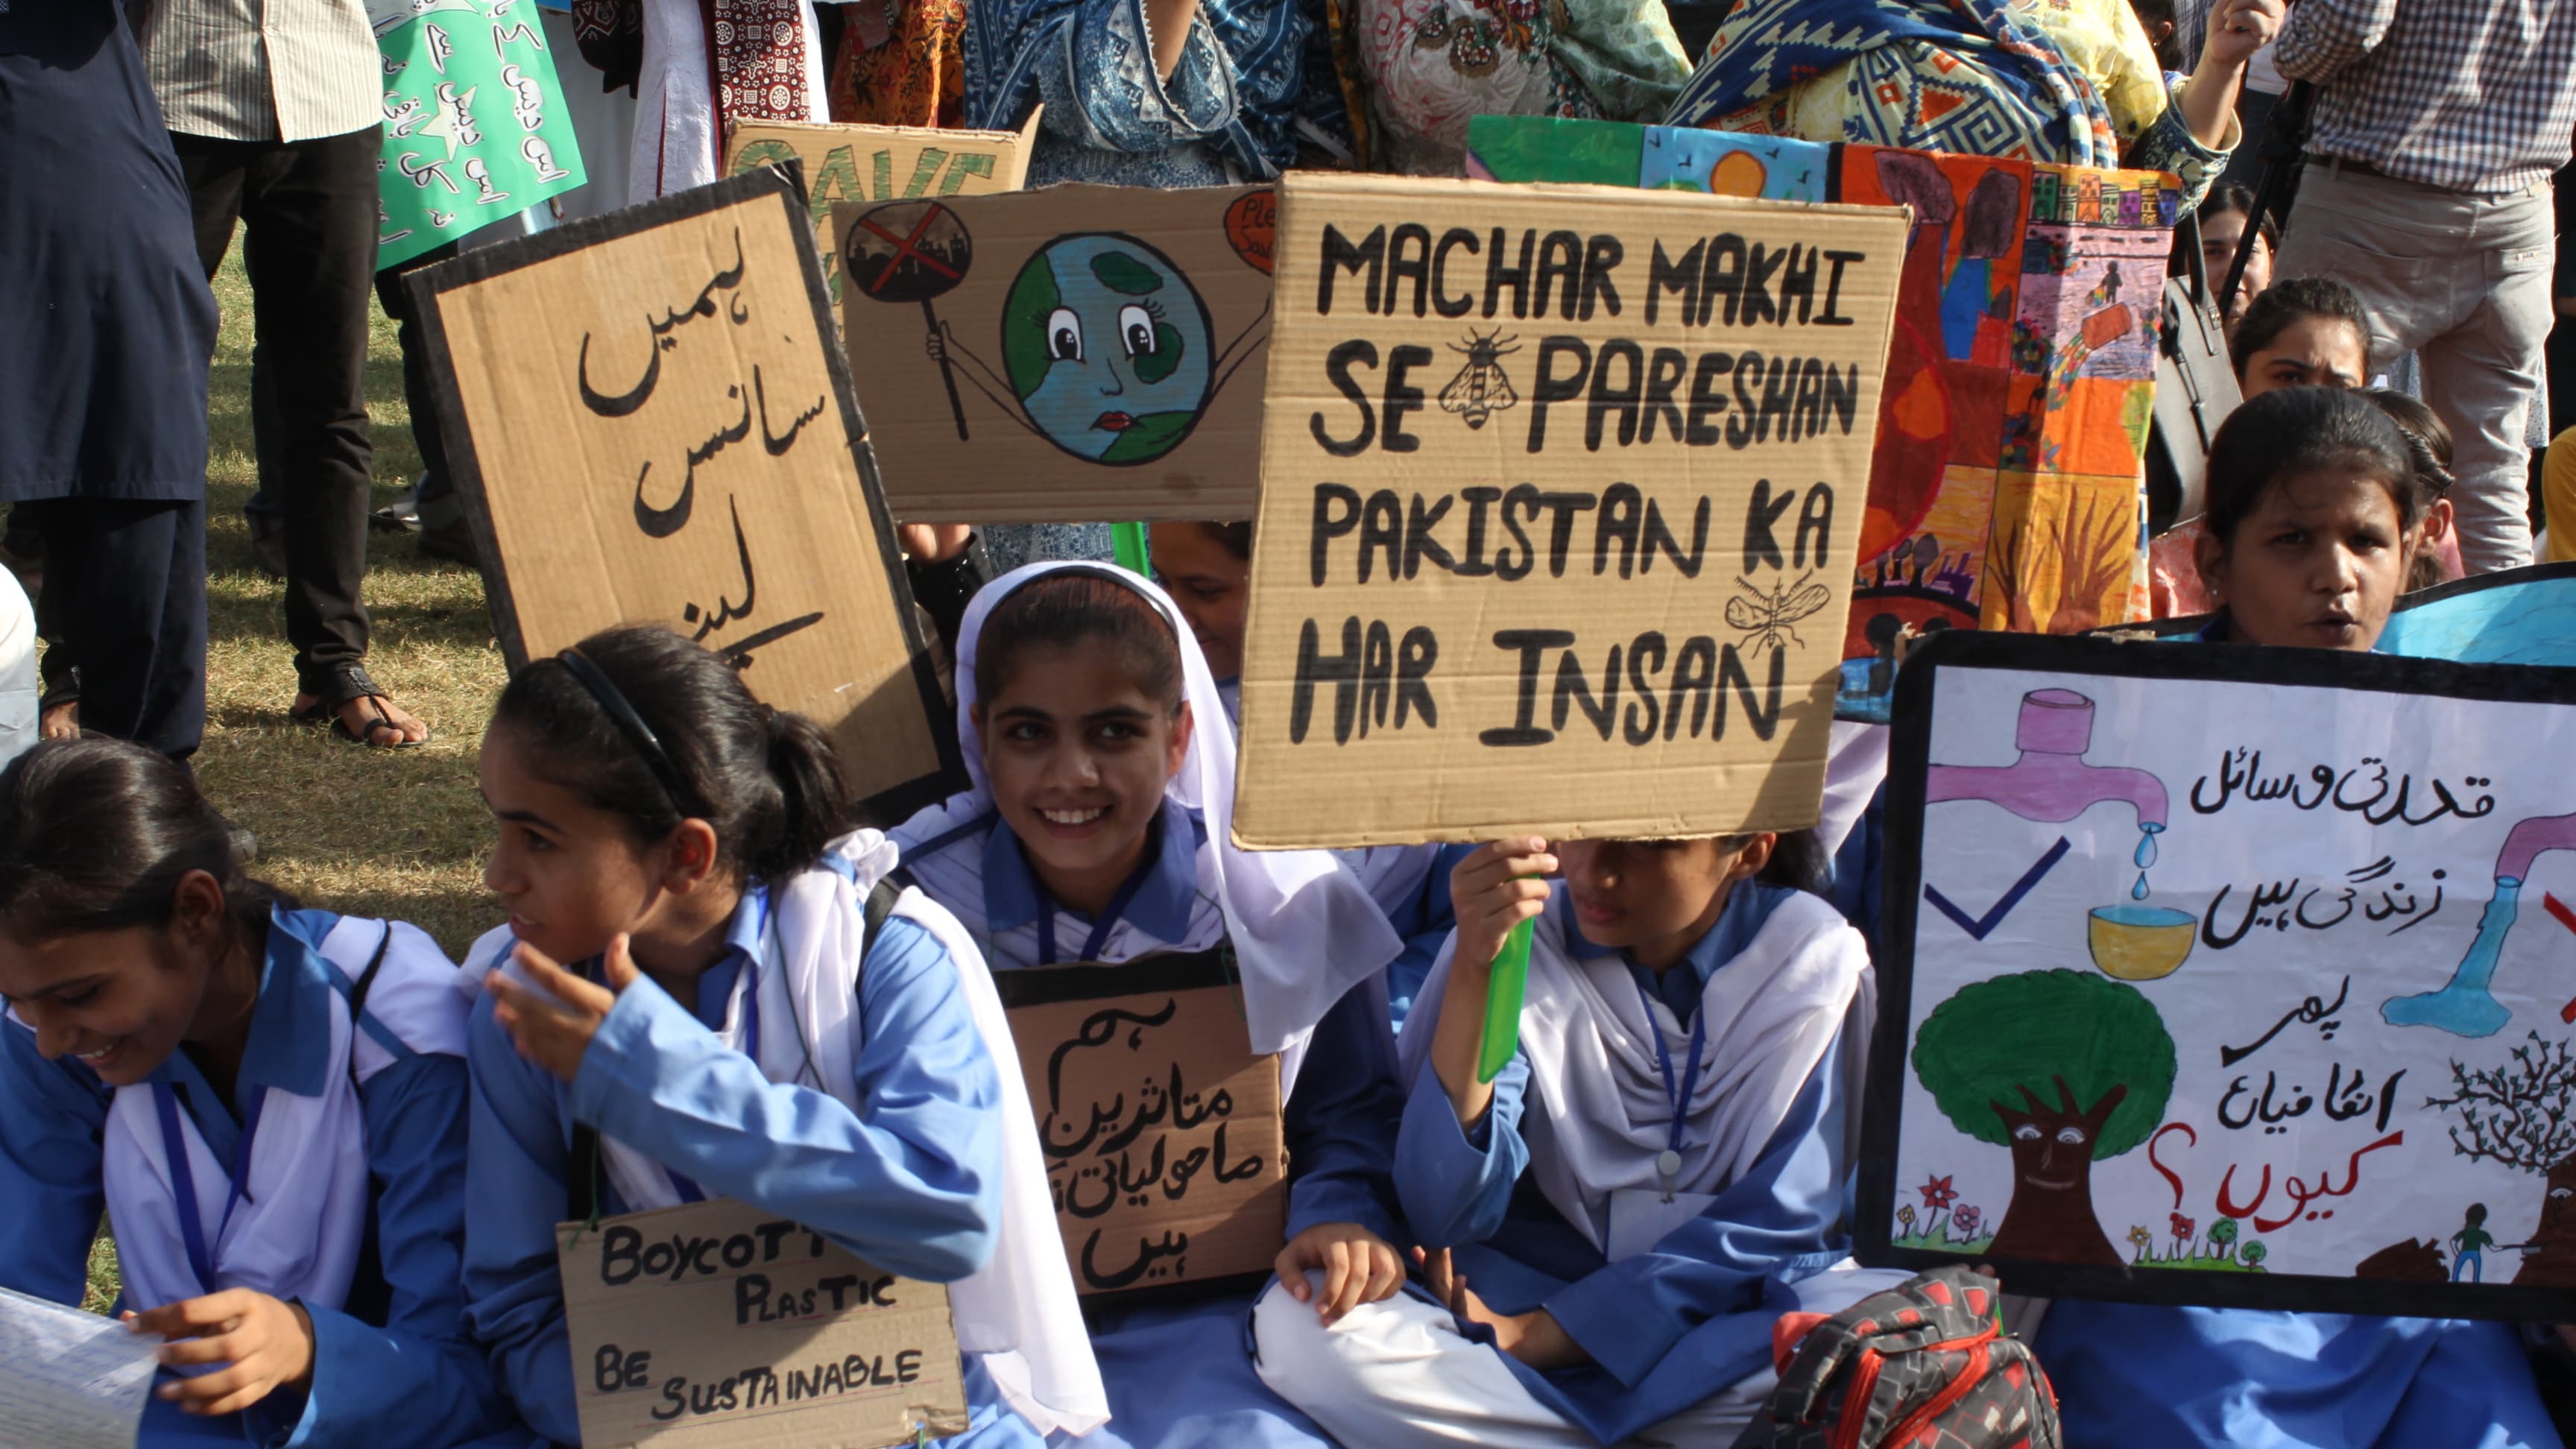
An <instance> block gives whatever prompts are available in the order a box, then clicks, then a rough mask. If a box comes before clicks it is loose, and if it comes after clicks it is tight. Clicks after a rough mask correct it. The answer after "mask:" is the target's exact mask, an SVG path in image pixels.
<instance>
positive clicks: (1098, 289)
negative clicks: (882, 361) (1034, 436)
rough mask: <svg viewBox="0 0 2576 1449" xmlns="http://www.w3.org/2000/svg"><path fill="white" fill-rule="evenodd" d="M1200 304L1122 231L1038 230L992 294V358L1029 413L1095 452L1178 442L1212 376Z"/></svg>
mask: <svg viewBox="0 0 2576 1449" xmlns="http://www.w3.org/2000/svg"><path fill="white" fill-rule="evenodd" d="M1214 358H1215V348H1214V347H1213V345H1212V344H1211V341H1210V336H1209V329H1208V315H1207V304H1205V303H1204V302H1201V301H1200V300H1199V295H1198V293H1197V291H1196V290H1194V289H1193V288H1192V287H1191V286H1190V282H1189V278H1187V277H1186V276H1183V275H1182V274H1181V269H1180V268H1178V267H1176V266H1174V265H1172V261H1171V258H1169V257H1166V256H1164V255H1163V254H1162V253H1161V252H1158V251H1156V250H1154V249H1153V248H1152V247H1150V246H1147V245H1146V244H1145V243H1143V242H1141V241H1138V240H1137V239H1136V238H1134V237H1132V236H1126V235H1123V234H1120V233H1118V232H1088V233H1084V234H1082V235H1078V236H1068V237H1059V238H1057V239H1056V240H1054V241H1052V242H1049V243H1048V244H1047V245H1046V247H1045V248H1044V249H1042V250H1040V251H1039V252H1038V253H1037V254H1036V255H1035V256H1032V257H1030V258H1029V260H1028V265H1026V266H1024V267H1022V268H1020V275H1019V277H1018V279H1017V280H1015V281H1014V282H1012V284H1011V294H1010V297H1009V298H1008V299H1007V300H1006V301H1005V302H1004V303H1003V306H1002V365H1003V368H1004V370H1005V371H1006V372H1007V373H1008V375H1009V377H1010V381H1011V391H1012V392H1014V393H1017V394H1018V395H1019V399H1020V406H1021V407H1023V408H1024V409H1026V410H1027V412H1028V415H1029V421H1030V422H1032V423H1034V424H1036V425H1037V428H1038V431H1040V432H1042V433H1044V434H1045V435H1046V436H1047V438H1048V440H1049V441H1051V442H1053V443H1054V444H1055V445H1056V446H1057V447H1059V448H1062V449H1064V450H1065V451H1066V452H1068V453H1071V454H1073V455H1074V456H1075V457H1077V458H1086V459H1089V460H1091V461H1093V462H1096V463H1112V464H1134V463H1146V462H1151V461H1152V460H1154V459H1156V458H1159V457H1161V456H1163V455H1164V454H1165V453H1168V452H1170V451H1171V450H1172V449H1174V448H1176V447H1178V446H1180V443H1181V440H1182V439H1184V438H1186V437H1188V436H1189V435H1190V429H1191V428H1193V427H1195V426H1197V424H1198V420H1199V415H1200V413H1201V412H1202V411H1203V410H1204V409H1205V408H1206V406H1207V401H1208V391H1209V388H1210V385H1211V381H1212V378H1213V370H1212V365H1213V362H1214Z"/></svg>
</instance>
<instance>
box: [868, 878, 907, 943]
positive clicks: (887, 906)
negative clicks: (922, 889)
mask: <svg viewBox="0 0 2576 1449" xmlns="http://www.w3.org/2000/svg"><path fill="white" fill-rule="evenodd" d="M902 898H903V887H902V886H901V885H898V884H897V883H895V881H894V880H892V879H891V878H887V877H879V878H878V880H877V883H876V884H875V885H872V886H870V887H868V904H867V908H866V910H865V911H864V912H862V914H861V920H862V922H863V923H864V924H865V926H866V928H867V934H866V937H865V943H866V945H869V946H873V945H875V944H876V941H877V932H878V930H879V929H881V928H882V927H883V926H884V925H885V923H886V918H887V917H888V916H891V915H893V914H894V907H895V902H897V901H899V900H901V899H902Z"/></svg>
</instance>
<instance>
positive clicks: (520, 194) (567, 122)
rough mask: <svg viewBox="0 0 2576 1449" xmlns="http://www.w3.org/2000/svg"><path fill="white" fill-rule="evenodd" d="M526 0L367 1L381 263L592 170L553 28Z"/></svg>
mask: <svg viewBox="0 0 2576 1449" xmlns="http://www.w3.org/2000/svg"><path fill="white" fill-rule="evenodd" d="M519 4H520V0H367V16H368V19H369V21H370V22H371V23H372V24H373V26H374V28H375V32H376V48H377V49H378V50H379V51H381V52H382V53H383V57H384V72H385V76H384V79H385V150H384V155H383V156H382V157H380V158H379V159H378V160H377V162H376V172H377V176H376V222H377V229H376V265H377V266H378V267H379V268H382V267H393V266H399V265H401V264H402V263H404V262H407V261H410V260H411V259H412V258H414V257H416V256H419V255H420V254H421V253H423V252H425V251H429V250H431V249H432V248H434V247H441V246H445V245H446V244H447V243H449V242H452V241H456V240H458V239H459V238H461V237H465V236H468V235H470V234H472V233H473V232H475V231H478V230H480V229H482V228H483V227H486V226H489V225H491V224H492V223H493V222H496V221H507V220H508V219H510V218H511V217H514V216H517V215H518V214H519V213H520V212H523V211H525V210H527V209H528V208H529V207H531V206H534V205H536V204H537V203H539V202H541V201H544V200H545V199H546V198H548V197H550V196H560V195H562V194H563V193H564V192H567V191H570V190H572V189H573V188H574V187H577V186H579V185H581V184H582V183H583V182H585V181H587V180H588V179H589V177H588V176H587V174H585V173H584V172H583V170H582V164H581V148H580V146H579V145H578V144H577V143H576V142H575V141H574V139H573V129H572V115H571V113H570V112H569V111H567V110H565V109H564V99H563V88H562V86H561V85H559V84H557V82H556V80H555V66H554V59H553V57H552V56H551V55H550V54H549V53H548V52H547V50H546V38H545V27H544V26H542V25H540V24H539V23H538V22H537V18H536V15H535V12H533V11H530V10H521V9H519V8H518V7H519Z"/></svg>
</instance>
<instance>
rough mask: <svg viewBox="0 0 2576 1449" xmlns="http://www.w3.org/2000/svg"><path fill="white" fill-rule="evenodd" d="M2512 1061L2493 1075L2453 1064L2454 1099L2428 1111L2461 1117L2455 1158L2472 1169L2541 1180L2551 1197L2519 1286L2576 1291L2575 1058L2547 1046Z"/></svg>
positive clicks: (2527, 1249)
mask: <svg viewBox="0 0 2576 1449" xmlns="http://www.w3.org/2000/svg"><path fill="white" fill-rule="evenodd" d="M2507 1056H2508V1057H2509V1058H2510V1060H2509V1061H2508V1062H2507V1063H2506V1064H2505V1065H2501V1066H2497V1067H2494V1068H2492V1069H2490V1070H2486V1071H2471V1070H2470V1069H2469V1068H2468V1067H2466V1066H2464V1065H2463V1064H2461V1063H2459V1062H2453V1063H2451V1086H2452V1092H2451V1095H2449V1096H2447V1097H2427V1098H2425V1099H2424V1105H2425V1106H2427V1107H2449V1108H2452V1109H2454V1110H2456V1111H2457V1112H2458V1114H2459V1121H2458V1122H2457V1123H2455V1124H2454V1125H2453V1126H2452V1127H2451V1128H2450V1136H2451V1151H2452V1152H2453V1153H2455V1154H2457V1155H2458V1156H2461V1157H2466V1158H2469V1159H2471V1160H2473V1161H2483V1162H2500V1163H2503V1164H2504V1165H2505V1166H2507V1167H2515V1168H2520V1169H2521V1170H2522V1171H2524V1172H2534V1173H2539V1174H2541V1175H2542V1176H2543V1177H2544V1178H2545V1179H2546V1181H2547V1195H2546V1196H2545V1197H2544V1198H2543V1199H2542V1200H2541V1208H2540V1223H2539V1226H2537V1227H2535V1228H2534V1229H2532V1234H2531V1241H2530V1242H2528V1243H2524V1244H2522V1245H2520V1246H2521V1248H2522V1253H2523V1260H2522V1268H2521V1271H2519V1272H2517V1273H2515V1274H2514V1277H2513V1281H2514V1282H2516V1283H2529V1284H2540V1285H2543V1286H2547V1287H2570V1286H2576V1121H2571V1120H2570V1115H2569V1109H2570V1107H2571V1105H2576V1052H2571V1051H2570V1050H2569V1047H2568V1043H2566V1042H2563V1041H2559V1042H2548V1041H2543V1040H2541V1037H2540V1033H2538V1032H2532V1033H2531V1034H2530V1041H2529V1043H2528V1044H2526V1045H2523V1046H2518V1047H2514V1048H2511V1049H2510V1050H2509V1051H2508V1053H2507Z"/></svg>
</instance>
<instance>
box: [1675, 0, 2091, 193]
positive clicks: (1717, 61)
mask: <svg viewBox="0 0 2576 1449" xmlns="http://www.w3.org/2000/svg"><path fill="white" fill-rule="evenodd" d="M1945 54H1946V56H1947V57H1950V58H1954V60H1955V61H1956V62H1964V64H1953V65H1951V66H1950V67H1948V68H1946V69H1945V68H1944V67H1943V66H1942V65H1941V64H1940V59H1941V58H1942V57H1943V56H1944V55H1945ZM1846 64H1849V65H1852V66H1854V72H1853V76H1852V85H1853V86H1854V87H1855V88H1856V92H1857V94H1856V95H1855V96H1853V97H1852V98H1851V103H1850V104H1848V105H1847V106H1846V108H1845V116H1844V123H1843V130H1844V134H1843V135H1842V137H1840V138H1839V139H1842V140H1847V141H1863V142H1868V143H1870V144H1873V145H1881V146H1904V147H1909V148H1912V149H1915V150H1925V151H1952V152H1960V153H1965V154H1973V155H1986V156H2018V157H2020V158H2022V159H2025V160H2031V161H2050V162H2059V163H2065V164H2072V165H2077V166H2117V165H2118V164H2120V163H2119V155H2120V147H2119V142H2118V139H2117V137H2116V135H2115V134H2114V133H2113V131H2112V128H2111V117H2110V113H2109V112H2108V110H2107V109H2106V108H2105V107H2104V106H2103V104H2102V99H2101V97H2100V95H2099V94H2097V93H2096V92H2095V90H2094V88H2093V85H2092V83H2091V82H2090V81H2087V80H2086V79H2085V78H2084V76H2083V74H2082V73H2081V72H2080V71H2078V70H2077V69H2076V68H2075V66H2074V65H2072V64H2071V63H2069V62H2068V60H2067V59H2066V56H2065V54H2064V53H2063V52H2062V51H2060V50H2059V49H2058V48H2057V45H2056V43H2055V42H2054V41H2051V40H2050V39H2049V38H2048V37H2047V36H2046V35H2045V34H2043V33H2042V32H2041V31H2040V29H2039V27H2037V26H2036V25H2033V24H2031V23H2029V22H2028V21H2025V20H2023V19H2022V18H2021V17H2019V16H2017V15H2015V14H2013V12H2012V8H2011V5H2010V4H2009V3H2008V0H1746V3H1745V4H1744V5H1743V6H1742V7H1741V8H1739V9H1737V10H1736V12H1735V13H1734V14H1733V15H1731V16H1729V17H1728V19H1727V21H1726V23H1725V24H1724V25H1723V26H1721V27H1720V28H1719V29H1718V32H1717V36H1716V38H1715V39H1714V40H1713V41H1711V42H1710V45H1709V53H1708V58H1707V59H1706V60H1703V61H1702V62H1701V63H1700V67H1699V70H1698V71H1697V72H1696V73H1695V74H1693V75H1692V76H1691V79H1690V83H1689V84H1688V85H1687V86H1685V87H1683V89H1682V94H1681V99H1680V100H1678V101H1676V102H1675V103H1674V105H1673V109H1672V113H1671V115H1669V116H1668V117H1666V118H1665V119H1666V124H1668V125H1675V126H1713V125H1720V124H1722V123H1724V122H1725V121H1726V120H1727V119H1728V118H1730V117H1734V116H1737V115H1738V114H1739V113H1741V112H1743V111H1746V110H1748V109H1751V108H1754V107H1757V106H1759V105H1760V104H1761V103H1762V102H1764V101H1766V100H1771V99H1774V98H1778V97H1784V96H1786V94H1787V93H1788V91H1789V90H1790V89H1791V88H1792V87H1793V86H1795V85H1797V84H1798V83H1799V82H1802V81H1807V80H1812V79H1814V78H1816V77H1818V76H1821V75H1824V74H1826V73H1828V72H1830V71H1832V70H1834V69H1835V68H1836V67H1839V66H1842V65H1846ZM1864 98H1866V99H1865V100H1864ZM1729 129H1733V128H1729ZM1807 139H1809V140H1818V141H1822V140H1830V139H1836V138H1832V137H1824V136H1812V137H1808V138H1807Z"/></svg>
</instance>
